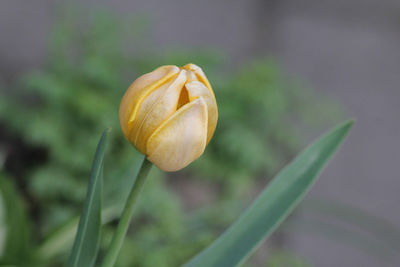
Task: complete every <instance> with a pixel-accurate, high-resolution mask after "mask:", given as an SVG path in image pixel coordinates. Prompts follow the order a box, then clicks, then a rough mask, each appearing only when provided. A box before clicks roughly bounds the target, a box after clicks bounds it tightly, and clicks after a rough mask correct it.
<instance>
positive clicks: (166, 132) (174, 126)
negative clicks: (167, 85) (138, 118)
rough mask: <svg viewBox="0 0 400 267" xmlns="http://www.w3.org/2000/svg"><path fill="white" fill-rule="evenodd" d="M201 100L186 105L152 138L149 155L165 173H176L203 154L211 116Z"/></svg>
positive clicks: (149, 141) (148, 144) (148, 146)
mask: <svg viewBox="0 0 400 267" xmlns="http://www.w3.org/2000/svg"><path fill="white" fill-rule="evenodd" d="M207 113H208V112H207V106H206V103H205V101H204V99H203V98H202V97H200V98H198V99H196V100H194V101H193V102H190V103H188V104H186V105H184V106H183V107H182V108H180V109H179V110H178V111H177V112H176V113H175V114H174V115H173V116H172V117H170V118H169V119H168V120H167V121H165V122H164V123H163V124H162V125H161V126H160V127H159V128H158V129H157V130H156V131H155V132H154V134H153V135H152V136H151V137H150V138H149V140H148V142H147V156H148V159H149V160H150V161H151V162H153V163H154V164H155V165H156V166H157V167H158V168H160V169H161V170H163V171H177V170H180V169H182V168H184V167H186V166H187V165H188V164H190V163H191V162H192V161H194V160H196V159H197V158H198V157H200V156H201V154H203V152H204V148H205V147H206V139H207V123H208V114H207Z"/></svg>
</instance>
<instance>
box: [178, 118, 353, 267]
mask: <svg viewBox="0 0 400 267" xmlns="http://www.w3.org/2000/svg"><path fill="white" fill-rule="evenodd" d="M352 124H353V121H348V122H346V123H344V124H342V125H340V126H338V127H336V128H334V129H333V130H331V131H330V132H328V133H327V134H325V135H323V136H322V137H321V138H320V139H318V140H317V141H316V142H314V143H313V144H311V145H310V146H309V147H308V148H307V149H306V150H305V151H303V152H302V153H301V154H300V155H299V156H297V157H296V158H295V159H294V160H293V162H291V163H290V164H289V165H288V166H286V167H285V168H284V169H283V170H282V171H281V172H280V173H279V174H278V175H277V176H276V177H275V178H274V179H273V180H272V181H271V183H270V184H269V185H268V186H267V188H266V189H265V190H264V191H263V192H262V193H261V195H260V196H259V197H258V198H257V199H256V200H255V201H254V203H253V204H252V205H251V206H250V207H249V208H248V209H247V210H246V211H245V212H244V213H243V214H242V215H241V216H240V217H239V219H238V220H237V221H236V222H235V223H233V224H232V225H231V227H230V228H228V229H227V230H226V231H225V233H223V234H222V235H221V236H220V237H219V238H218V239H217V240H216V241H214V243H213V244H211V246H209V247H208V248H206V249H205V250H203V251H202V252H201V253H200V254H198V255H197V256H195V257H194V258H193V259H192V260H191V261H189V262H188V263H187V264H186V265H185V266H186V267H192V266H202V267H210V266H218V267H228V266H229V267H231V266H237V265H239V264H241V263H243V262H244V261H245V260H246V259H247V258H248V257H249V256H250V254H251V253H252V252H253V251H254V250H255V249H256V248H257V247H258V246H259V245H260V244H261V242H262V241H263V240H264V239H265V238H267V237H268V236H269V235H270V234H271V233H272V232H273V231H274V230H275V229H276V228H277V227H278V225H279V224H280V223H281V222H282V221H283V220H284V219H285V218H286V217H287V216H288V215H289V213H290V212H291V211H292V210H293V209H294V207H295V206H296V205H297V204H298V203H299V202H300V200H301V199H302V198H303V197H304V196H305V194H306V193H307V191H308V190H309V188H310V187H311V185H312V184H313V183H314V181H315V180H316V178H317V177H318V176H319V174H320V173H321V171H322V169H323V168H324V166H325V165H326V163H327V162H328V160H329V159H330V158H331V157H332V155H333V154H334V152H335V151H336V150H337V148H338V147H339V145H340V144H341V143H342V141H343V139H344V138H345V136H346V134H347V133H348V131H349V130H350V128H351V126H352Z"/></svg>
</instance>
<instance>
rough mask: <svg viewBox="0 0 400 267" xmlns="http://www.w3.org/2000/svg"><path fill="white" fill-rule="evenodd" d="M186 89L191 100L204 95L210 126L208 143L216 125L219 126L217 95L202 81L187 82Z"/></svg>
mask: <svg viewBox="0 0 400 267" xmlns="http://www.w3.org/2000/svg"><path fill="white" fill-rule="evenodd" d="M185 86H186V89H187V91H188V95H189V101H193V100H194V99H197V98H199V97H202V98H203V99H204V101H205V102H206V105H207V110H208V126H207V144H208V143H209V142H210V140H211V138H212V136H213V134H214V131H215V127H216V126H217V121H218V110H217V103H216V102H215V97H214V95H213V94H212V93H211V91H210V90H209V89H208V88H207V87H206V86H205V85H204V84H203V83H201V82H199V81H193V82H190V83H187V84H186V85H185Z"/></svg>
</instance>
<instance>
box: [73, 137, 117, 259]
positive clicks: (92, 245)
mask: <svg viewBox="0 0 400 267" xmlns="http://www.w3.org/2000/svg"><path fill="white" fill-rule="evenodd" d="M108 132H109V130H106V131H104V133H103V135H102V136H101V138H100V141H99V144H98V145H97V150H96V154H95V156H94V161H93V165H92V170H91V173H90V181H89V186H88V190H87V194H86V200H85V204H84V206H83V211H82V214H81V218H80V220H79V225H78V232H77V234H76V237H75V241H74V246H73V248H72V254H71V256H70V258H69V262H68V266H70V267H90V266H93V264H94V262H95V260H96V255H97V251H98V248H99V240H100V227H101V194H102V188H103V161H104V151H105V146H106V139H107V135H108Z"/></svg>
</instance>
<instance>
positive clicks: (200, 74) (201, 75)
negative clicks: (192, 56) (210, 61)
mask: <svg viewBox="0 0 400 267" xmlns="http://www.w3.org/2000/svg"><path fill="white" fill-rule="evenodd" d="M183 68H184V69H187V70H191V71H192V72H194V73H195V74H196V77H197V79H198V80H199V81H200V82H202V83H204V85H205V86H206V87H207V88H208V89H210V91H211V93H212V95H213V96H214V93H213V91H212V87H211V84H210V82H209V81H208V79H207V77H206V75H205V74H204V72H203V70H202V69H201V68H200V67H199V66H197V65H195V64H192V63H189V64H186V65H185V66H184V67H183ZM214 98H215V97H214Z"/></svg>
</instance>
